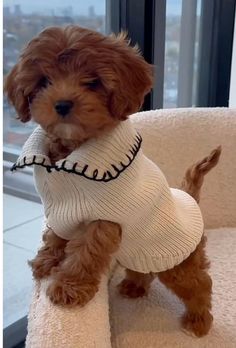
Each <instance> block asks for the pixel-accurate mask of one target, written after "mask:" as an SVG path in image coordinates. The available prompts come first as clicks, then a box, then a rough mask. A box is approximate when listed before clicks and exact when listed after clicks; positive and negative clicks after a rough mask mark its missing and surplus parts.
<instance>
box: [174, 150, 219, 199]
mask: <svg viewBox="0 0 236 348" xmlns="http://www.w3.org/2000/svg"><path fill="white" fill-rule="evenodd" d="M220 155H221V146H218V147H217V148H216V149H214V150H213V151H212V152H211V153H210V154H209V155H208V156H207V157H205V158H203V159H202V160H200V161H198V162H197V163H195V164H194V165H192V166H191V167H190V168H188V170H187V171H186V173H185V177H184V179H183V181H182V184H181V190H183V191H185V192H187V193H188V194H190V195H191V196H192V197H193V198H194V199H195V200H196V201H197V202H198V203H199V200H200V191H201V187H202V185H203V181H204V176H205V175H206V174H207V173H208V172H209V171H210V170H211V169H212V168H214V167H215V166H216V165H217V163H218V161H219V158H220Z"/></svg>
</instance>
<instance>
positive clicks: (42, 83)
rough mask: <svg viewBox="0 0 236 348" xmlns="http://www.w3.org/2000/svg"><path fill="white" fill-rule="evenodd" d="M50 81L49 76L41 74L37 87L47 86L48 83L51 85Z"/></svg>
mask: <svg viewBox="0 0 236 348" xmlns="http://www.w3.org/2000/svg"><path fill="white" fill-rule="evenodd" d="M51 84H52V83H51V81H50V80H49V78H48V77H47V76H43V77H42V78H41V79H40V80H39V83H38V87H39V88H47V87H48V85H51Z"/></svg>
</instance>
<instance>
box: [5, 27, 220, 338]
mask: <svg viewBox="0 0 236 348" xmlns="http://www.w3.org/2000/svg"><path fill="white" fill-rule="evenodd" d="M151 87H152V67H151V66H150V65H149V64H148V63H146V62H145V61H144V60H143V58H142V57H141V55H140V54H139V52H138V49H137V48H136V47H130V46H129V42H128V41H127V40H126V38H125V36H124V35H122V34H121V35H119V36H118V37H114V36H108V37H105V36H103V35H101V34H99V33H96V32H93V31H91V30H88V29H83V28H80V27H77V26H69V27H66V28H56V27H54V28H49V29H46V30H44V31H43V32H42V33H41V34H39V36H38V37H36V38H34V39H33V40H32V41H31V42H30V43H29V44H28V46H27V47H26V48H25V49H24V51H23V53H22V55H21V57H20V59H19V62H18V63H17V64H16V66H15V67H14V68H13V69H12V71H11V72H10V74H9V75H8V76H7V79H6V82H5V91H6V93H7V96H8V98H9V100H10V101H11V103H12V104H13V105H14V107H15V108H16V111H17V113H18V115H19V118H20V120H21V121H22V122H27V121H29V120H30V119H31V118H32V119H33V120H34V121H35V122H37V123H38V124H40V126H41V127H42V128H43V129H44V130H45V131H46V133H47V136H48V138H47V141H48V146H49V153H48V155H49V157H50V159H51V162H52V164H54V163H55V162H56V161H58V160H60V159H63V158H65V157H66V156H68V155H69V154H70V153H71V152H72V151H73V150H74V149H76V148H78V147H79V146H80V145H81V144H82V143H84V142H86V140H88V139H90V138H93V137H99V135H100V134H103V133H105V132H107V131H109V130H111V129H113V128H115V127H116V126H117V125H118V124H119V123H120V122H122V121H124V120H125V119H127V117H128V116H129V115H130V114H132V113H135V112H137V111H138V110H139V109H140V107H141V106H142V104H143V100H144V96H145V95H146V94H147V93H148V92H149V91H150V89H151ZM219 155H220V149H217V150H215V151H214V152H213V153H212V154H211V155H210V156H209V157H207V158H205V159H204V160H203V161H201V162H200V163H197V164H196V165H194V166H193V167H192V168H191V169H190V170H189V171H188V172H187V174H186V177H185V183H184V184H183V187H182V189H183V190H186V191H187V192H189V193H190V194H191V195H192V196H193V197H194V198H195V199H196V200H197V201H199V193H200V188H201V186H202V183H203V176H204V175H205V174H206V173H207V171H208V170H210V169H211V168H212V167H213V166H214V165H216V163H217V161H218V158H219ZM98 218H99V217H98ZM78 230H81V231H83V234H82V237H80V238H78V239H73V240H70V241H68V242H67V241H66V240H64V239H61V238H60V237H58V236H57V235H56V234H55V232H56V231H53V230H52V229H51V228H48V229H47V231H46V232H45V233H44V236H43V241H44V245H43V247H42V248H41V249H40V250H39V251H38V254H37V256H36V257H35V259H34V260H32V261H31V263H30V264H31V267H32V270H33V274H34V277H35V278H36V279H42V278H44V277H46V276H49V275H52V283H51V285H50V286H49V288H48V289H47V294H48V296H49V297H50V299H51V300H52V302H53V303H56V304H62V305H77V304H79V305H85V304H86V303H87V302H88V301H89V300H90V299H91V298H92V297H93V296H94V294H95V293H96V291H97V290H98V286H99V281H100V277H101V274H102V273H103V272H105V270H106V269H107V268H108V266H109V262H110V258H111V255H112V254H113V253H114V252H115V251H116V250H117V249H118V248H119V243H120V241H121V233H122V231H121V228H120V226H119V225H118V224H116V223H114V222H110V221H101V220H97V221H92V222H90V223H85V222H84V221H81V224H80V225H79V226H78ZM207 267H208V261H207V260H206V257H205V254H204V238H203V240H202V242H201V243H200V244H199V245H198V247H197V249H196V250H195V252H194V253H192V254H191V255H190V257H189V258H188V259H187V260H185V261H184V262H182V264H181V265H178V266H176V267H175V268H174V269H172V270H168V271H166V272H162V273H160V274H159V278H160V280H161V281H163V282H164V283H165V284H166V286H167V287H168V288H170V289H172V290H173V291H174V292H175V293H176V294H177V295H178V296H179V297H180V298H181V299H182V300H183V301H184V303H185V304H186V308H187V312H186V316H185V318H184V326H185V327H186V328H187V329H189V330H192V331H193V332H194V333H195V334H196V335H198V336H201V335H204V334H206V333H207V332H208V330H209V329H210V326H211V322H212V316H211V314H210V309H211V279H210V277H209V275H208V274H207ZM153 277H154V275H152V274H149V275H144V274H141V273H137V272H133V271H130V270H127V278H126V279H125V280H124V281H123V282H122V283H121V285H120V292H121V294H123V295H125V296H129V297H138V296H143V295H144V294H146V292H147V289H148V287H149V285H150V282H151V281H152V279H153Z"/></svg>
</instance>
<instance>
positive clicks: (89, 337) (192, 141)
mask: <svg viewBox="0 0 236 348" xmlns="http://www.w3.org/2000/svg"><path fill="white" fill-rule="evenodd" d="M131 119H132V120H133V123H134V125H135V127H136V128H137V129H138V130H139V132H140V133H141V134H142V137H143V150H144V152H145V154H146V155H147V156H148V157H149V158H150V159H152V160H153V161H154V162H156V163H157V164H158V166H159V167H160V168H161V169H162V171H163V172H164V173H165V175H166V177H167V179H168V181H169V184H170V186H172V187H178V186H179V184H180V182H181V180H182V178H183V175H184V172H185V170H186V168H188V167H189V165H191V164H192V163H194V162H195V161H196V160H198V159H201V158H202V157H203V156H205V155H206V154H208V153H209V152H210V151H211V150H212V149H213V148H215V147H216V146H218V145H219V144H221V145H222V149H223V150H222V157H221V160H220V163H219V165H218V166H217V167H216V168H215V169H214V170H213V171H212V172H211V173H210V174H209V175H208V176H207V178H206V180H205V184H204V187H203V190H202V195H201V204H200V205H201V208H202V212H203V215H204V220H205V226H206V228H207V231H206V234H207V236H208V244H207V252H208V255H209V258H210V259H211V265H212V266H211V275H212V278H213V283H214V285H213V315H214V325H213V328H212V329H211V331H210V333H209V334H208V335H207V336H206V337H203V338H201V339H197V338H195V337H192V336H190V335H186V333H184V332H183V331H182V330H181V327H180V321H179V318H180V316H181V314H182V313H183V310H184V307H183V305H182V303H181V302H180V301H179V300H178V299H177V298H176V297H175V296H174V295H173V294H171V293H170V292H169V291H168V290H167V289H165V288H164V287H163V285H161V284H160V283H159V282H158V280H157V279H156V280H155V281H154V282H153V284H152V287H151V290H150V293H149V295H148V297H146V298H142V299H138V300H130V299H123V298H121V297H120V296H119V294H118V292H117V290H116V285H117V283H118V282H119V281H120V280H121V279H122V277H123V270H122V269H121V268H118V267H116V265H115V267H113V269H115V271H114V272H112V273H111V274H112V276H111V274H110V276H108V275H107V276H104V277H103V279H102V282H101V286H100V290H99V292H98V293H97V294H96V296H95V298H94V299H93V300H92V301H91V302H90V303H89V304H88V305H87V306H85V307H84V308H74V309H70V310H69V309H63V308H60V307H56V306H53V305H52V304H51V303H50V302H49V301H48V299H47V298H46V296H45V287H46V285H47V282H48V281H50V280H47V281H44V282H42V283H41V284H36V285H35V288H34V293H33V298H32V303H31V308H30V312H29V324H28V336H27V341H26V347H27V348H64V347H66V348H92V347H96V348H108V347H110V348H111V347H113V348H114V347H116V348H133V347H137V348H158V347H162V348H172V347H174V346H175V347H178V348H189V347H191V348H192V347H193V348H200V347H204V348H206V347H209V348H210V347H221V348H231V347H232V348H235V347H236V331H235V328H236V252H235V250H236V109H224V108H214V109H213V108H208V109H201V108H196V109H173V110H155V111H147V112H142V113H138V114H136V115H133V116H132V118H131ZM108 278H110V283H109V286H108V285H107V283H108ZM108 289H109V292H108ZM108 293H109V295H108Z"/></svg>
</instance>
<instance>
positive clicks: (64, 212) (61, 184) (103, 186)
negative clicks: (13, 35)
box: [15, 121, 203, 273]
mask: <svg viewBox="0 0 236 348" xmlns="http://www.w3.org/2000/svg"><path fill="white" fill-rule="evenodd" d="M45 136H46V134H45V132H44V131H43V130H42V129H41V128H40V127H38V128H37V129H36V130H35V132H34V133H33V134H32V135H31V137H30V138H29V139H28V141H27V142H26V144H25V146H24V148H23V153H22V155H21V157H20V158H19V160H18V161H17V163H16V166H15V169H16V168H17V166H18V167H23V166H24V165H31V164H32V163H37V164H39V165H35V166H34V173H35V180H36V186H37V189H38V192H39V194H40V196H41V198H42V201H43V204H44V208H45V215H46V217H47V220H48V224H49V225H50V226H51V227H52V228H53V230H54V231H55V233H57V234H58V235H59V236H61V237H62V238H65V239H71V238H72V237H73V236H74V235H75V234H78V233H80V231H79V230H78V229H77V227H78V225H79V223H80V222H82V221H93V220H97V219H103V220H109V221H114V222H117V223H119V224H120V225H121V227H122V242H121V246H120V248H119V251H118V252H117V255H116V258H117V260H118V261H119V262H120V263H121V264H122V265H123V266H125V267H127V268H129V269H132V270H135V271H139V272H143V273H148V272H150V271H152V272H159V271H164V270H166V269H169V268H172V267H173V266H175V265H177V264H179V263H180V262H182V261H183V260H184V259H185V258H187V257H188V256H189V254H190V253H191V252H192V251H193V250H194V249H195V248H196V246H197V244H198V243H199V241H200V239H201V236H202V233H203V222H202V216H201V212H200V209H199V207H198V205H197V203H196V202H195V201H194V199H193V198H192V197H190V196H189V195H188V194H187V193H185V192H183V191H180V190H177V189H170V188H169V186H168V183H167V181H166V179H165V177H164V175H163V174H162V172H161V171H160V169H159V168H158V167H157V166H156V165H155V164H154V163H153V162H152V161H150V160H149V159H148V158H147V157H145V156H144V155H143V153H142V150H141V149H140V137H139V135H138V134H137V132H136V131H135V130H134V129H133V127H132V125H131V123H130V121H124V122H122V123H121V124H120V125H119V126H118V127H116V128H115V130H113V131H111V132H109V133H107V134H105V135H103V136H102V137H99V138H97V139H92V140H89V141H87V142H86V143H84V144H83V145H82V146H81V147H80V148H79V149H77V150H75V151H73V152H72V153H71V154H70V155H69V156H68V157H67V158H66V159H64V160H60V161H58V162H57V163H56V167H55V168H53V167H52V168H49V167H47V166H49V165H50V160H49V158H48V157H47V149H46V148H45V141H44V140H45ZM45 166H46V167H45ZM70 170H71V171H73V172H71V173H68V172H67V171H70ZM49 171H51V172H49ZM75 172H76V173H77V174H75ZM103 179H104V180H103ZM106 180H108V181H106Z"/></svg>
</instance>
